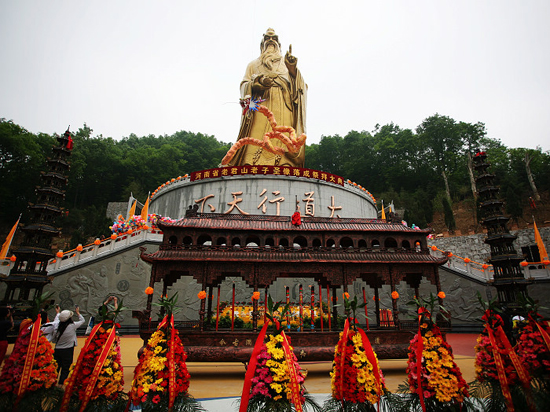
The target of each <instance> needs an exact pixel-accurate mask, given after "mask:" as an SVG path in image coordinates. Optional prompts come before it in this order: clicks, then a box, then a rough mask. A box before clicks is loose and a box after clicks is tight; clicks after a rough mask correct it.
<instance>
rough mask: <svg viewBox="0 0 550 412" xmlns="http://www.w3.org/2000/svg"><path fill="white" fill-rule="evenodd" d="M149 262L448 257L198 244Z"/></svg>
mask: <svg viewBox="0 0 550 412" xmlns="http://www.w3.org/2000/svg"><path fill="white" fill-rule="evenodd" d="M142 257H143V259H144V260H146V261H148V262H159V261H164V260H167V261H206V260H207V261H223V262H229V261H241V262H300V263H307V262H333V263H338V262H347V263H353V262H355V263H407V264H410V263H424V264H426V263H428V264H438V265H440V264H443V263H445V262H446V261H447V258H446V257H443V258H436V257H434V256H432V255H431V254H429V253H425V252H424V253H416V252H389V251H383V252H382V251H381V252H361V251H359V250H357V249H340V248H334V249H332V250H326V249H320V250H315V249H313V248H306V249H303V250H302V249H288V248H286V249H278V248H271V249H266V248H232V247H225V248H221V247H202V248H199V247H194V248H173V249H161V250H158V251H157V252H154V253H151V254H147V253H144V254H142Z"/></svg>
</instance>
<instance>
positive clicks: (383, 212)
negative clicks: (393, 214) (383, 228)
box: [382, 201, 386, 220]
mask: <svg viewBox="0 0 550 412" xmlns="http://www.w3.org/2000/svg"><path fill="white" fill-rule="evenodd" d="M382 219H383V220H386V212H385V211H384V201H382Z"/></svg>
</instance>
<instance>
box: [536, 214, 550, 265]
mask: <svg viewBox="0 0 550 412" xmlns="http://www.w3.org/2000/svg"><path fill="white" fill-rule="evenodd" d="M533 225H534V226H535V242H536V243H537V247H538V248H539V255H540V261H541V262H544V261H545V260H548V253H547V252H546V248H545V247H544V242H543V241H542V237H541V236H540V232H539V230H538V228H537V224H536V223H535V222H534V221H533Z"/></svg>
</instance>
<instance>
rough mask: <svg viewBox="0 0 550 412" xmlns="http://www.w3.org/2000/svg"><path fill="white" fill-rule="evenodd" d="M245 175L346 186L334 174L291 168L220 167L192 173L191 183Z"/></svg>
mask: <svg viewBox="0 0 550 412" xmlns="http://www.w3.org/2000/svg"><path fill="white" fill-rule="evenodd" d="M243 175H278V176H294V177H306V178H309V179H317V180H323V181H325V182H328V183H333V184H335V185H340V186H344V179H343V178H342V177H341V176H338V175H333V174H332V173H327V172H320V171H318V170H313V169H304V168H301V167H290V166H232V167H218V168H215V169H208V170H201V171H200V172H193V173H191V181H192V182H194V181H197V180H204V179H215V178H219V177H224V176H243Z"/></svg>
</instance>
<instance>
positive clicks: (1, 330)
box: [0, 307, 13, 365]
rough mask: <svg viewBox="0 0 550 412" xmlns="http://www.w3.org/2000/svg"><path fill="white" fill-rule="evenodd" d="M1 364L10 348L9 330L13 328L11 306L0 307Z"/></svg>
mask: <svg viewBox="0 0 550 412" xmlns="http://www.w3.org/2000/svg"><path fill="white" fill-rule="evenodd" d="M0 319H2V320H0V365H2V361H3V360H4V357H5V356H6V351H7V350H8V331H9V330H10V329H12V328H13V317H12V315H11V308H9V307H6V308H0Z"/></svg>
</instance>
